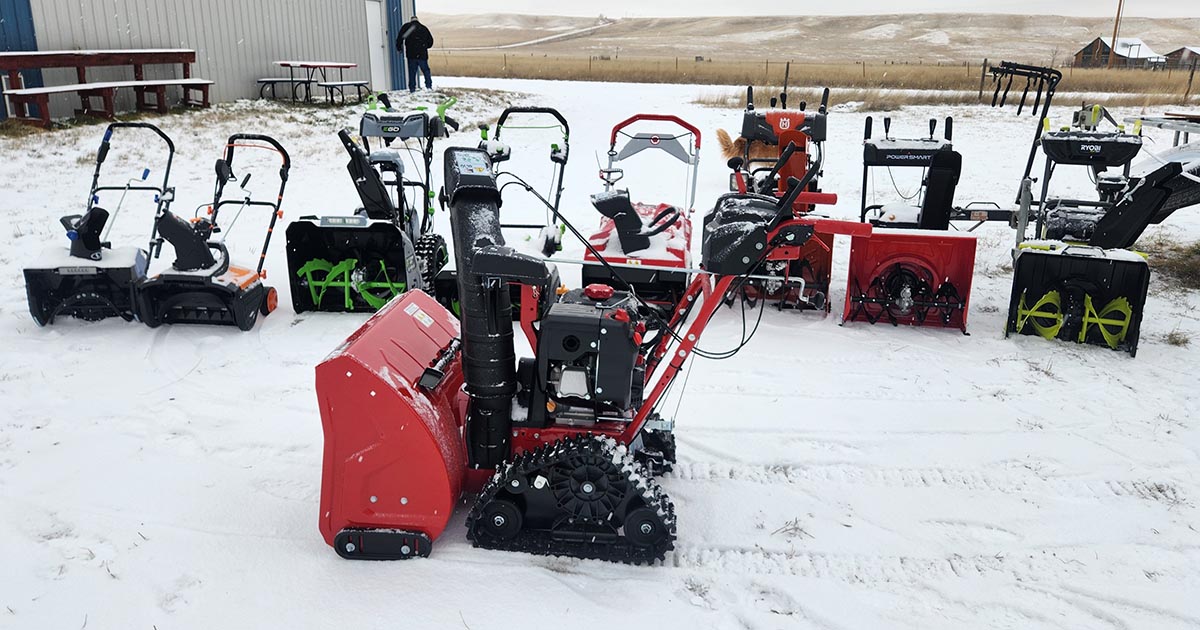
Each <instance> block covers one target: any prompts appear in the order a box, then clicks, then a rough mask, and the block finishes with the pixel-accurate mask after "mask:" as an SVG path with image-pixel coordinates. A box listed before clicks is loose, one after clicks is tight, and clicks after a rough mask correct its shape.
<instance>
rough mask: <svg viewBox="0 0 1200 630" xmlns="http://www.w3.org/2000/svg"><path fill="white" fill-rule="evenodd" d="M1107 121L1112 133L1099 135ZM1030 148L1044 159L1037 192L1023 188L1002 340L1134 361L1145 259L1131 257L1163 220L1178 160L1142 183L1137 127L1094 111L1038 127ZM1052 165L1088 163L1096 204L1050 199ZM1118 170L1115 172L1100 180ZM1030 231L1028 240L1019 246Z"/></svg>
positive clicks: (1146, 274) (1146, 280)
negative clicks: (1137, 169)
mask: <svg viewBox="0 0 1200 630" xmlns="http://www.w3.org/2000/svg"><path fill="white" fill-rule="evenodd" d="M1105 120H1107V121H1108V122H1110V123H1111V124H1112V126H1113V127H1114V128H1113V129H1112V130H1108V131H1105V130H1101V129H1100V125H1101V123H1102V122H1103V121H1105ZM1040 127H1041V131H1042V133H1041V134H1040V135H1039V137H1038V139H1037V141H1036V143H1035V148H1036V147H1037V146H1039V145H1040V146H1041V148H1042V152H1043V153H1044V154H1045V160H1046V164H1045V172H1044V174H1043V178H1042V186H1041V194H1040V196H1039V197H1038V198H1037V199H1036V200H1035V199H1034V197H1033V193H1032V179H1031V178H1029V177H1026V178H1025V179H1024V180H1023V182H1022V187H1021V195H1020V199H1021V207H1020V210H1019V213H1018V215H1017V220H1016V223H1017V226H1016V227H1017V247H1016V249H1015V250H1014V253H1013V274H1014V279H1013V289H1012V296H1011V298H1010V301H1009V313H1008V322H1007V325H1006V328H1005V334H1006V335H1007V334H1011V333H1020V334H1025V335H1037V336H1040V337H1043V338H1046V339H1061V340H1064V341H1074V342H1077V343H1086V344H1092V345H1100V346H1105V347H1108V348H1111V349H1113V350H1124V351H1126V352H1128V353H1129V354H1130V355H1131V356H1135V355H1136V354H1137V346H1138V339H1139V336H1140V329H1141V321H1142V317H1143V311H1144V307H1145V301H1146V293H1147V288H1148V285H1149V279H1150V272H1149V267H1148V265H1147V263H1146V259H1145V257H1144V256H1143V255H1141V254H1138V253H1136V252H1132V251H1129V250H1128V248H1131V247H1133V245H1134V243H1135V242H1136V241H1137V239H1138V238H1139V237H1140V236H1141V235H1142V233H1143V232H1144V231H1145V229H1146V227H1147V226H1149V225H1150V224H1151V223H1155V222H1160V221H1162V220H1163V219H1164V218H1166V216H1168V215H1169V214H1170V211H1167V212H1163V210H1162V209H1163V207H1164V206H1165V204H1166V203H1167V202H1168V200H1169V199H1170V198H1171V197H1172V195H1173V193H1174V190H1173V188H1172V183H1173V182H1174V181H1175V180H1176V179H1177V178H1178V177H1179V175H1180V173H1181V172H1182V166H1181V164H1180V163H1179V162H1165V163H1163V164H1162V165H1161V166H1160V167H1158V168H1157V169H1155V170H1153V171H1151V172H1149V173H1147V174H1145V175H1143V176H1141V177H1133V176H1131V175H1130V164H1131V162H1132V160H1133V159H1134V157H1136V156H1137V154H1138V153H1139V151H1140V150H1141V146H1142V139H1141V136H1140V135H1139V134H1140V130H1141V129H1140V126H1138V127H1137V128H1136V129H1135V133H1129V132H1127V131H1126V129H1125V127H1124V126H1123V125H1119V124H1117V122H1116V121H1115V120H1113V119H1112V117H1111V116H1110V115H1109V114H1108V112H1107V111H1106V110H1104V109H1103V108H1102V107H1099V106H1095V107H1092V108H1085V109H1083V110H1080V111H1077V112H1075V114H1074V116H1073V117H1072V124H1071V125H1070V126H1068V127H1064V128H1062V129H1060V130H1058V131H1050V129H1049V127H1050V123H1049V119H1048V118H1043V119H1042V121H1041V125H1040ZM1059 165H1075V166H1086V167H1088V169H1089V172H1090V174H1091V177H1092V181H1093V182H1094V184H1095V186H1096V192H1097V196H1098V200H1094V201H1093V200H1081V199H1063V198H1053V197H1050V195H1049V191H1050V182H1051V178H1052V177H1053V175H1054V173H1055V170H1056V168H1057V167H1058V166H1059ZM1109 168H1120V169H1121V172H1120V173H1119V174H1115V175H1112V174H1108V173H1107V170H1108V169H1109ZM1030 224H1032V225H1033V227H1034V234H1035V239H1036V240H1032V241H1026V240H1025V239H1026V232H1027V231H1028V227H1029V226H1030Z"/></svg>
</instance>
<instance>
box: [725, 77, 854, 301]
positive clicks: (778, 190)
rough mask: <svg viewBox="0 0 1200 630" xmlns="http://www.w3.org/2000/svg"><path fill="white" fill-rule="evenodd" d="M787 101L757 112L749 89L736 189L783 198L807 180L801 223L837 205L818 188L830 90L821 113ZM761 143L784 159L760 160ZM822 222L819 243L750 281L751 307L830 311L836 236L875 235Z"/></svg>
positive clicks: (769, 265)
mask: <svg viewBox="0 0 1200 630" xmlns="http://www.w3.org/2000/svg"><path fill="white" fill-rule="evenodd" d="M787 100H788V99H787V92H784V93H782V94H780V96H779V99H778V101H777V100H776V99H772V101H771V102H772V105H775V104H776V103H778V104H779V105H780V106H781V107H780V108H779V109H776V108H775V107H772V108H771V109H768V110H762V111H760V110H756V109H755V107H754V89H753V88H746V110H745V112H743V114H742V131H741V137H742V138H743V139H744V140H745V151H744V155H743V156H742V157H734V158H731V159H730V160H729V167H730V168H731V169H733V175H732V176H731V178H730V188H731V189H732V190H736V191H738V192H741V193H754V194H758V195H766V196H770V197H775V198H781V197H783V196H784V195H786V194H787V186H786V185H784V182H787V181H790V179H797V180H801V181H803V182H805V186H804V189H803V191H802V192H801V193H800V194H799V195H798V196H797V197H796V199H795V201H794V202H793V206H792V211H793V213H794V214H795V216H796V217H797V218H801V219H803V217H805V215H808V214H809V213H811V212H812V211H813V210H814V209H815V207H816V206H817V205H834V204H836V203H837V195H836V194H830V193H823V192H821V190H820V188H819V187H818V180H819V178H820V176H821V167H822V165H823V164H824V144H825V139H826V131H825V128H826V112H827V111H828V106H829V90H828V89H826V90H825V91H824V93H823V95H822V99H821V104H820V106H819V107H818V109H817V111H815V112H810V111H805V110H806V109H807V104H806V103H803V102H802V103H801V104H800V109H798V110H790V109H788V108H787ZM756 142H757V143H761V144H764V145H766V146H774V147H778V149H779V154H778V156H777V157H776V158H773V159H767V158H761V157H754V155H752V146H753V145H754V143H756ZM817 222H819V223H820V224H821V226H822V227H823V229H821V230H818V231H817V234H816V238H813V239H810V240H808V241H807V242H806V243H805V244H804V245H801V246H798V247H796V248H792V249H790V250H789V252H788V254H787V255H786V256H785V255H783V254H777V256H778V257H777V259H774V260H770V261H766V262H765V263H764V265H763V269H760V270H759V272H758V273H759V275H766V276H769V277H770V279H767V280H762V279H755V280H753V281H751V282H747V283H746V284H745V285H744V286H743V287H742V289H741V297H742V299H743V300H746V301H748V302H750V303H751V304H756V303H757V302H758V301H759V300H767V301H771V302H774V303H776V304H777V305H778V306H779V307H780V308H812V309H817V310H825V311H826V312H828V311H829V304H828V301H827V299H826V298H827V296H828V295H829V284H830V278H831V275H832V273H833V237H834V234H854V233H860V234H870V231H871V230H870V228H869V227H868V228H866V229H865V230H864V229H862V227H861V226H857V225H855V224H852V223H850V222H841V221H831V220H828V219H820V220H818V219H815V218H814V220H813V223H814V224H815V223H817Z"/></svg>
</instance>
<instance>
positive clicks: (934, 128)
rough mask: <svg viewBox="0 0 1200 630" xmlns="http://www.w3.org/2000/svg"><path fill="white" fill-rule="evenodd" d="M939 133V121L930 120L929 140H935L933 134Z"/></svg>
mask: <svg viewBox="0 0 1200 630" xmlns="http://www.w3.org/2000/svg"><path fill="white" fill-rule="evenodd" d="M936 132H937V119H936V118H930V119H929V139H930V140H933V134H934V133H936Z"/></svg>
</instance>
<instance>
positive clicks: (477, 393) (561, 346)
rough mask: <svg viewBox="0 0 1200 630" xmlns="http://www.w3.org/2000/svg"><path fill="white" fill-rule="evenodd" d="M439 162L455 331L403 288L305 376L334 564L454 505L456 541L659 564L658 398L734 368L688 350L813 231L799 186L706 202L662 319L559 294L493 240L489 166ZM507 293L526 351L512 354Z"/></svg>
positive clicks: (663, 438) (666, 423)
mask: <svg viewBox="0 0 1200 630" xmlns="http://www.w3.org/2000/svg"><path fill="white" fill-rule="evenodd" d="M445 166H446V175H445V191H444V194H445V199H446V202H447V204H448V206H449V209H450V221H451V227H452V230H453V233H454V242H455V247H454V251H455V255H456V257H457V264H458V274H457V281H458V284H459V292H460V297H461V301H460V306H461V324H460V322H459V321H458V320H457V319H456V318H455V317H454V315H453V314H452V313H451V312H450V311H448V310H446V309H445V308H443V307H442V306H440V305H439V304H438V303H437V302H436V301H435V300H434V299H432V298H431V297H429V296H427V295H426V294H425V293H423V292H420V291H410V292H408V293H405V294H403V295H402V296H400V297H399V298H397V299H396V300H393V301H392V302H390V303H389V304H388V305H387V306H386V307H385V308H383V309H382V310H380V311H379V312H378V313H376V314H375V315H374V316H373V317H372V318H371V319H370V320H369V321H368V322H367V323H366V324H364V325H363V326H362V327H361V328H360V329H359V330H358V331H357V332H355V333H354V334H352V335H351V336H350V337H349V339H348V340H347V341H346V343H344V344H343V345H341V346H340V347H339V348H338V349H337V350H336V351H335V352H334V353H333V354H332V355H330V357H329V358H328V359H326V360H325V361H324V362H323V363H322V364H321V365H320V366H318V367H317V397H318V401H319V404H320V410H321V420H322V424H323V427H324V435H325V447H324V448H325V450H324V466H323V470H322V480H321V508H320V516H319V522H320V530H321V533H322V535H323V536H324V538H325V541H326V542H327V543H328V544H329V545H331V546H332V547H333V548H334V549H335V550H336V551H337V553H338V554H339V555H341V556H342V557H344V558H349V559H373V560H382V559H400V558H411V557H415V556H426V555H428V554H429V553H430V550H431V547H432V544H433V542H434V541H435V540H436V539H437V538H438V537H439V536H440V535H442V534H443V532H444V531H445V528H446V526H447V524H448V523H449V521H450V519H451V517H452V516H453V514H454V509H455V506H456V505H458V504H459V502H460V501H461V500H462V496H463V494H464V493H469V494H474V495H476V496H475V499H474V501H473V503H472V504H471V505H472V507H471V508H470V510H469V513H468V514H467V518H466V529H467V532H466V533H467V537H468V538H469V539H470V540H471V542H472V543H473V544H474V545H475V546H477V547H483V548H488V549H500V550H508V551H521V552H527V553H534V554H545V555H563V556H572V557H579V558H598V559H603V560H611V561H620V562H630V563H649V562H654V561H657V560H660V559H662V558H664V557H665V555H666V553H667V552H668V551H669V550H670V549H672V548H673V545H674V539H675V532H676V517H675V510H674V507H673V504H672V503H671V501H670V499H669V498H668V497H667V496H666V495H665V494H664V493H663V491H662V489H661V488H660V487H659V485H658V484H657V482H656V481H655V479H654V478H653V474H654V473H655V472H656V471H662V470H665V469H666V468H667V467H668V466H669V464H670V463H671V462H672V461H673V460H674V453H675V448H674V444H675V442H674V438H673V433H672V429H673V425H674V421H673V419H671V418H669V417H668V415H665V414H669V413H670V412H669V410H667V409H666V407H667V405H666V404H665V401H666V400H667V396H666V394H667V391H668V389H669V388H670V386H671V384H672V382H673V381H674V379H675V378H676V376H677V375H678V374H679V372H680V371H681V370H682V369H683V368H684V366H685V364H686V363H687V361H688V360H689V359H690V358H691V357H692V355H698V356H702V357H714V358H720V357H724V356H730V354H731V353H720V354H717V355H714V354H713V353H710V352H705V351H704V350H702V349H700V348H699V347H698V346H697V344H698V343H699V340H700V337H701V334H702V333H703V331H704V329H705V327H706V326H707V324H708V322H709V320H710V319H711V317H712V316H713V314H714V312H715V311H716V309H717V308H719V307H720V305H721V302H722V296H724V295H725V294H727V293H729V292H730V291H734V290H736V287H735V285H736V284H738V283H740V282H744V281H745V279H746V277H747V276H748V275H749V274H750V273H752V272H753V270H754V269H756V268H758V267H759V265H760V264H761V263H762V261H763V260H765V259H768V258H770V257H771V256H773V255H775V254H776V253H777V252H778V251H779V250H781V249H786V248H788V247H792V246H798V245H801V244H803V243H804V242H805V241H807V240H808V239H810V238H811V237H812V235H813V232H814V228H813V226H812V225H811V224H807V223H803V222H800V221H798V220H796V219H795V218H793V216H792V210H791V209H792V204H793V203H794V202H795V199H796V196H798V195H799V194H800V192H801V188H802V186H801V182H800V181H797V180H792V182H791V186H790V190H791V192H790V193H789V194H788V195H786V196H785V197H783V198H782V199H775V198H773V197H763V196H758V195H737V194H732V195H726V196H725V197H722V198H721V199H720V200H719V201H718V202H717V205H716V207H715V208H714V210H713V211H712V212H711V213H709V217H708V221H707V223H706V228H705V235H704V248H703V251H704V259H703V267H704V271H703V272H699V273H696V274H694V276H693V279H692V282H691V284H690V285H689V286H688V288H687V290H686V291H685V295H684V299H683V300H681V301H680V303H679V306H678V308H676V309H675V311H674V312H673V314H672V315H670V316H669V318H668V317H662V316H660V315H659V314H658V313H659V312H660V309H659V308H658V307H656V306H654V305H651V304H649V303H648V302H645V301H644V300H642V299H641V298H640V297H639V296H638V295H637V294H636V293H634V292H630V291H628V290H627V289H628V287H627V286H626V287H624V288H625V289H626V290H617V289H614V288H613V287H611V286H609V285H601V284H593V285H589V286H587V287H586V288H584V289H582V290H573V291H564V290H561V289H560V286H559V278H558V273H557V271H556V270H555V268H554V267H553V266H552V265H551V264H550V263H549V262H548V261H547V260H545V259H543V258H541V257H535V256H529V255H524V254H519V253H517V252H515V251H514V250H512V249H511V248H509V247H507V246H506V245H505V241H504V236H503V232H502V227H501V222H500V209H499V206H500V192H499V189H498V187H497V185H496V180H495V177H494V175H493V171H492V165H491V163H490V161H489V158H488V153H487V152H486V151H480V150H476V149H464V148H450V149H447V151H446V155H445ZM563 223H564V225H565V226H566V227H567V228H568V229H569V230H571V232H572V234H574V235H575V236H576V237H578V238H580V240H581V241H582V242H584V243H585V246H587V247H590V245H587V241H586V240H585V239H584V238H583V236H582V235H581V234H579V232H578V231H577V230H575V228H573V227H572V226H571V225H570V224H569V223H567V222H565V221H564V222H563ZM855 225H858V224H857V223H855ZM593 254H594V255H595V253H593ZM597 260H599V261H603V260H604V259H603V258H602V257H600V256H598V255H597ZM602 264H603V263H602ZM610 272H611V273H612V274H613V277H614V278H618V279H619V278H620V272H619V271H618V270H617V269H616V268H612V269H610ZM618 282H619V280H618ZM510 284H516V285H518V286H519V288H520V292H521V294H522V302H521V306H520V320H521V327H520V328H521V330H523V331H524V333H525V334H526V335H527V336H528V337H529V341H530V344H531V347H532V348H534V355H533V356H532V357H529V358H522V359H520V360H518V359H517V358H516V355H515V347H514V340H513V326H512V323H511V321H510V320H511V313H510V311H511V309H512V303H511V301H510V290H509V288H508V285H510ZM760 313H761V312H760ZM535 324H536V325H535ZM754 327H755V328H757V326H754ZM750 334H751V335H752V334H753V332H752V331H751V333H750ZM748 341H749V337H746V336H745V335H744V336H743V339H742V340H741V345H740V346H738V347H739V348H740V347H743V346H745V345H746V343H747V342H748Z"/></svg>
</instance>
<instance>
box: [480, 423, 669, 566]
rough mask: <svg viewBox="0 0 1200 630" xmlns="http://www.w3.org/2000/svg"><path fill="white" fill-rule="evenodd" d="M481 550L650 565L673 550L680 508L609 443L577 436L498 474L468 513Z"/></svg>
mask: <svg viewBox="0 0 1200 630" xmlns="http://www.w3.org/2000/svg"><path fill="white" fill-rule="evenodd" d="M467 538H469V539H470V540H471V542H472V543H473V544H474V545H475V546H476V547H483V548H486V549H499V550H503V551H519V552H524V553H532V554H538V555H548V556H569V557H574V558H590V559H596V560H607V561H610V562H624V563H627V564H649V563H653V562H655V561H658V560H662V559H664V558H665V557H666V554H667V552H668V551H670V550H672V549H674V548H675V506H674V505H673V504H672V503H671V500H670V499H669V498H668V497H667V495H666V494H665V493H663V491H662V489H661V488H660V487H659V485H658V483H657V482H656V481H654V479H653V478H652V477H651V474H650V472H649V471H648V470H647V469H646V467H645V466H643V465H642V464H640V463H638V462H637V461H635V460H634V458H633V457H632V456H631V455H630V454H629V453H628V452H627V451H626V450H625V449H624V448H622V447H620V446H618V445H617V443H616V441H615V440H613V439H611V438H606V437H601V436H593V435H578V436H576V437H573V438H565V439H562V440H559V441H558V442H554V443H553V444H547V445H544V446H542V447H541V448H538V449H537V450H534V451H529V452H526V453H523V454H521V455H520V456H518V457H517V458H516V459H514V460H512V461H511V462H507V463H505V464H503V465H502V466H500V468H498V469H497V472H496V475H495V476H493V477H492V479H491V480H490V481H489V482H488V483H487V484H486V485H485V486H484V488H483V490H482V491H481V492H480V493H479V497H478V498H477V499H476V501H475V505H474V507H472V508H471V512H470V514H469V515H468V516H467Z"/></svg>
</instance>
